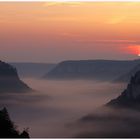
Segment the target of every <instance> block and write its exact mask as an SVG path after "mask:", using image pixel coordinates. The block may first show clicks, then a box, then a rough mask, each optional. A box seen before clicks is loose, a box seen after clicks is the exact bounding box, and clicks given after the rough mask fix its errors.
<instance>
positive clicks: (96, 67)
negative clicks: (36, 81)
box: [44, 60, 140, 81]
mask: <svg viewBox="0 0 140 140" xmlns="http://www.w3.org/2000/svg"><path fill="white" fill-rule="evenodd" d="M139 63H140V60H133V61H115V60H81V61H64V62H61V63H59V64H58V65H56V66H55V67H54V68H53V69H52V70H50V71H49V72H48V73H47V74H46V75H45V76H44V78H47V79H94V80H109V81H112V80H114V79H116V78H118V77H119V76H121V75H123V74H126V73H128V72H129V71H130V70H131V69H132V68H134V67H135V66H136V65H138V64H139Z"/></svg>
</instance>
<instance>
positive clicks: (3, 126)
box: [0, 108, 29, 138]
mask: <svg viewBox="0 0 140 140" xmlns="http://www.w3.org/2000/svg"><path fill="white" fill-rule="evenodd" d="M0 138H29V134H28V132H27V131H26V130H24V131H23V132H22V133H20V132H19V131H18V130H16V127H15V125H14V124H13V122H12V121H11V119H10V117H9V114H8V112H7V110H6V108H4V109H2V110H0Z"/></svg>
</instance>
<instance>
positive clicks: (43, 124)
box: [0, 78, 125, 138]
mask: <svg viewBox="0 0 140 140" xmlns="http://www.w3.org/2000/svg"><path fill="white" fill-rule="evenodd" d="M23 80H24V81H25V82H26V83H27V84H28V85H29V86H30V87H32V88H33V89H35V90H36V92H32V93H25V94H24V93H20V94H19V93H18V94H17V93H15V94H10V93H9V94H8V93H7V94H1V95H0V105H1V107H3V106H5V107H7V108H8V110H9V113H10V116H11V118H12V120H14V122H15V124H16V125H18V126H19V127H18V128H19V129H20V130H22V129H23V128H29V133H30V136H31V137H32V138H37V137H40V138H43V137H74V136H75V135H76V133H77V132H75V130H74V129H71V128H69V127H68V126H69V124H71V123H73V122H76V121H77V120H78V119H79V118H81V117H83V116H85V115H87V114H89V113H90V112H93V111H94V110H96V109H98V108H99V107H101V106H103V105H104V104H105V103H107V102H108V101H110V100H111V99H112V98H114V97H117V96H118V95H119V94H120V93H121V91H122V90H123V89H124V87H125V84H113V83H108V82H96V81H87V80H85V81H84V80H70V81H68V80H65V81H62V80H60V81H59V80H56V81H55V80H39V79H30V78H26V79H23Z"/></svg>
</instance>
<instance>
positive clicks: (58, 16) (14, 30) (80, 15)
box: [0, 2, 140, 62]
mask: <svg viewBox="0 0 140 140" xmlns="http://www.w3.org/2000/svg"><path fill="white" fill-rule="evenodd" d="M0 44H1V48H0V56H1V59H2V60H6V61H33V62H59V61H62V60H67V59H135V58H138V57H137V55H138V54H139V53H140V49H139V48H140V2H99V3H97V2H71V3H69V2H65V3H56V2H54V3H50V2H49V3H48V2H46V3H45V2H38V3H33V2H30V3H29V2H24V3H15V2H13V3H2V2H1V3H0Z"/></svg>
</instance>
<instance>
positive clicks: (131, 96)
mask: <svg viewBox="0 0 140 140" xmlns="http://www.w3.org/2000/svg"><path fill="white" fill-rule="evenodd" d="M107 105H108V106H111V107H128V108H134V109H140V71H138V72H136V74H135V75H134V76H132V77H131V80H130V82H129V84H128V86H127V88H126V89H125V90H124V91H123V92H122V94H121V95H120V96H119V97H118V98H116V99H114V100H112V101H110V102H109V103H108V104H107Z"/></svg>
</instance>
